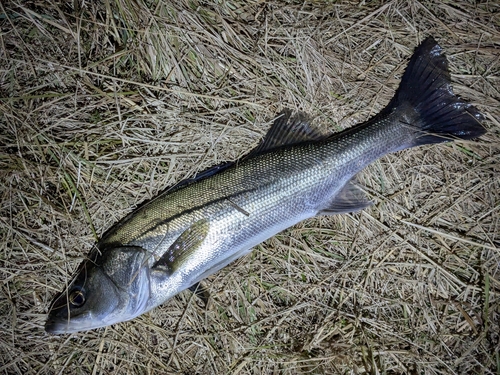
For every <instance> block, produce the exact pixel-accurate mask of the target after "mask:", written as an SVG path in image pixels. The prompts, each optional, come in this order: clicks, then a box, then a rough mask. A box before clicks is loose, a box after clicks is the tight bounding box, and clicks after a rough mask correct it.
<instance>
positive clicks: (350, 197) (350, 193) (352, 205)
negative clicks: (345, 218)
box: [318, 179, 373, 215]
mask: <svg viewBox="0 0 500 375" xmlns="http://www.w3.org/2000/svg"><path fill="white" fill-rule="evenodd" d="M372 204H373V202H371V201H369V200H368V199H367V198H366V196H365V194H364V193H363V192H362V191H361V190H360V189H359V188H358V187H357V186H356V184H355V182H354V179H351V180H349V182H348V183H347V184H345V186H344V187H343V188H342V190H340V192H339V193H338V194H337V195H336V196H335V198H334V199H333V200H332V201H331V202H330V203H329V204H328V207H325V208H324V209H322V210H321V211H320V212H318V215H335V214H345V213H348V212H356V211H360V210H362V209H364V208H366V207H369V206H371V205H372Z"/></svg>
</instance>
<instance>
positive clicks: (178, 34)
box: [0, 0, 500, 375]
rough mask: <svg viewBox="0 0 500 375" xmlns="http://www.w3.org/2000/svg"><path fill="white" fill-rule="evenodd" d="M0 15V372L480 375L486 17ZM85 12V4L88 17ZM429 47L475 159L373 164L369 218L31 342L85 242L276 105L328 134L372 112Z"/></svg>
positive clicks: (295, 232) (274, 11) (164, 6)
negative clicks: (469, 126)
mask: <svg viewBox="0 0 500 375" xmlns="http://www.w3.org/2000/svg"><path fill="white" fill-rule="evenodd" d="M100 3H101V2H97V1H96V2H93V1H85V2H79V1H74V2H63V1H48V2H45V1H22V0H21V1H17V2H2V3H1V4H0V25H1V30H2V33H1V35H0V113H1V116H0V121H1V123H0V126H1V128H0V129H1V130H0V131H1V133H0V165H1V169H0V181H1V184H0V194H1V207H0V222H1V229H0V249H1V251H0V267H1V268H0V280H1V281H0V288H1V289H0V312H1V314H2V319H1V321H0V327H1V332H3V334H2V335H1V337H0V373H1V374H23V375H26V374H70V373H71V374H109V373H117V374H118V373H119V374H164V373H182V374H260V373H262V374H277V373H283V374H332V373H339V374H362V373H368V374H403V373H410V374H465V373H471V374H472V373H474V374H500V356H499V349H500V346H499V345H500V344H499V332H500V327H499V324H500V322H499V321H500V318H499V315H500V302H499V296H500V269H499V265H500V249H499V243H500V238H499V233H500V220H499V218H500V214H499V208H500V179H499V176H500V157H499V141H500V122H499V121H500V93H499V87H500V74H499V73H500V7H499V6H498V5H495V2H484V3H480V4H471V3H469V2H458V3H456V2H453V3H452V2H442V3H441V2H428V1H421V2H418V1H391V2H387V3H385V2H377V1H373V2H366V3H363V4H357V3H355V2H342V3H335V2H332V1H326V0H325V1H312V2H306V3H302V2H278V1H271V2H261V1H253V2H252V1H250V2H246V1H241V0H235V1H227V2H226V1H217V2H213V4H207V3H206V2H201V1H196V0H185V1H177V2H174V3H173V4H172V3H171V2H169V1H145V0H135V1H131V0H106V1H103V2H102V4H100ZM96 4H99V5H96ZM427 35H433V36H434V37H435V38H436V39H438V40H439V42H440V44H441V45H442V46H443V48H444V49H445V51H446V53H447V56H448V59H449V61H450V69H451V72H452V79H453V83H454V87H455V91H456V92H458V93H459V94H460V95H461V96H463V97H465V98H467V99H468V100H470V101H471V102H473V103H474V104H475V105H476V106H477V107H478V108H479V109H480V110H481V111H482V112H483V113H484V114H485V115H486V118H487V120H486V121H485V126H486V127H487V128H488V133H487V135H485V136H484V137H482V138H481V140H480V141H478V142H464V143H460V144H450V145H439V146H428V147H422V148H420V149H414V150H409V151H405V152H401V153H398V154H397V155H391V156H388V157H385V158H383V159H382V160H380V161H378V162H376V163H375V164H374V165H372V166H371V167H370V168H368V170H367V172H365V173H363V175H362V176H361V177H360V180H361V182H362V183H363V185H364V186H365V188H366V190H367V191H368V192H369V194H370V195H371V196H372V198H373V199H374V200H375V201H376V205H375V206H374V207H372V208H370V209H368V210H365V211H363V212H362V213H359V214H355V215H344V216H339V217H319V218H316V219H314V220H309V221H307V222H304V223H301V224H299V225H297V226H296V227H294V228H291V229H289V230H288V231H286V232H284V233H281V234H279V235H277V236H276V237H274V238H272V239H271V240H269V241H267V242H266V243H264V244H262V245H260V246H258V248H257V249H255V251H253V253H252V254H251V255H249V256H247V257H245V258H243V259H240V260H238V261H237V262H235V263H234V264H232V265H230V266H229V267H227V268H225V269H224V270H222V271H220V272H218V273H217V274H216V275H214V276H212V277H210V278H209V280H208V286H209V290H210V293H211V296H212V301H211V303H210V305H209V306H208V308H207V309H204V308H201V307H200V306H198V301H197V300H196V298H193V296H192V295H191V294H190V293H189V292H183V293H181V294H180V295H179V296H177V297H176V298H174V299H172V300H170V301H169V302H167V303H165V304H164V306H162V307H160V308H157V309H155V310H154V311H152V312H151V313H149V314H146V315H143V316H141V317H140V318H138V319H136V320H134V321H132V322H128V323H123V324H118V325H115V326H112V327H108V328H106V329H100V330H95V331H90V332H85V333H80V334H75V335H72V336H61V337H57V336H56V337H54V336H48V335H47V334H45V333H44V331H43V324H44V319H45V314H46V312H47V309H48V306H49V304H50V302H51V300H52V298H53V296H54V294H55V293H56V292H58V291H59V290H60V289H61V288H62V286H63V285H64V284H65V283H66V282H67V281H68V278H69V277H70V276H71V274H72V272H73V270H74V269H75V268H76V266H77V265H78V263H79V262H80V261H81V260H82V259H83V258H84V257H85V255H86V254H87V253H88V251H89V250H90V248H91V246H92V244H93V243H94V242H95V240H96V238H98V237H99V235H100V234H102V233H103V231H104V230H105V229H107V228H108V227H110V226H111V225H112V224H113V223H115V222H116V221H117V220H119V219H120V218H122V217H123V216H124V215H126V214H127V213H128V212H130V210H131V209H132V208H133V207H134V206H135V205H136V204H138V203H140V202H141V201H143V200H145V199H148V198H150V197H152V196H154V195H155V194H156V193H157V192H158V191H160V190H163V189H164V188H165V187H167V186H169V185H171V184H173V183H175V182H177V181H179V180H181V179H183V178H186V177H190V176H193V175H194V174H195V173H196V172H197V171H200V170H203V169H205V168H206V167H209V166H211V165H214V164H217V163H219V162H222V161H225V160H234V159H236V158H238V157H240V156H241V155H243V154H245V153H246V152H248V151H249V150H250V149H251V148H252V147H253V146H255V145H256V144H257V142H258V141H259V139H261V137H262V136H263V135H264V134H265V132H266V129H267V128H268V127H269V125H270V121H271V119H272V118H273V116H274V114H276V113H277V112H278V111H279V110H281V109H282V108H283V107H291V108H296V109H301V110H304V111H306V112H309V113H311V114H312V115H314V116H316V118H317V120H316V121H317V123H319V124H322V125H323V126H325V127H328V128H329V129H330V130H339V129H342V128H346V127H349V126H351V125H353V124H355V123H358V122H360V121H363V120H366V119H367V118H368V117H369V116H371V115H373V114H374V113H376V112H378V111H379V110H380V109H381V108H382V107H383V106H384V105H385V104H386V103H387V102H388V100H389V98H390V97H391V96H392V94H393V93H394V90H395V89H396V87H397V85H398V82H399V78H400V76H401V73H402V71H403V70H404V67H405V65H406V63H407V61H408V57H409V56H410V54H411V53H412V51H413V48H414V47H415V46H416V45H417V44H418V43H419V42H420V41H421V40H423V38H424V37H425V36H427Z"/></svg>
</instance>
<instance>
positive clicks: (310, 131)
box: [252, 109, 327, 154]
mask: <svg viewBox="0 0 500 375" xmlns="http://www.w3.org/2000/svg"><path fill="white" fill-rule="evenodd" d="M325 138H327V135H326V134H324V133H323V132H322V131H321V130H320V129H317V128H314V127H312V126H311V118H310V117H309V115H307V114H306V113H304V112H297V113H296V114H295V115H292V111H291V110H290V109H284V110H283V111H281V112H280V114H279V115H278V117H277V118H276V120H274V122H273V124H272V125H271V128H270V129H269V131H268V132H267V134H266V136H265V137H264V139H263V140H262V143H261V144H260V145H259V146H257V148H255V149H254V150H253V151H252V154H259V153H262V152H266V151H270V150H273V149H276V148H278V147H281V146H290V145H295V144H298V143H303V142H308V141H319V140H322V139H325Z"/></svg>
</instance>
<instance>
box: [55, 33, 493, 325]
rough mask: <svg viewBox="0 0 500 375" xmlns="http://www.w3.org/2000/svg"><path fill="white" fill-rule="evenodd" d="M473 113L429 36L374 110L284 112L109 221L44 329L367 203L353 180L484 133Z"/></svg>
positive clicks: (95, 313) (121, 308)
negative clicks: (230, 154)
mask: <svg viewBox="0 0 500 375" xmlns="http://www.w3.org/2000/svg"><path fill="white" fill-rule="evenodd" d="M481 119H482V116H481V114H480V113H479V112H478V111H477V110H476V109H475V108H474V107H472V106H471V105H470V104H467V103H465V102H463V101H462V100H460V99H459V98H458V97H456V96H455V95H454V94H453V92H452V89H451V85H450V78H449V74H448V70H447V62H446V58H445V57H444V55H443V53H442V49H441V48H440V47H439V45H437V43H436V42H435V41H434V40H433V39H432V38H428V39H426V40H425V41H424V42H423V43H422V44H421V45H420V46H419V47H418V48H417V49H416V51H415V53H414V55H413V57H412V58H411V60H410V62H409V64H408V67H407V69H406V71H405V73H404V75H403V78H402V83H401V85H400V88H399V89H398V90H397V92H396V94H395V96H394V98H393V99H392V101H391V102H390V103H389V105H388V106H387V107H386V108H385V109H384V110H383V111H382V112H380V113H379V114H378V115H376V116H375V117H374V118H372V119H370V120H369V121H367V122H365V123H362V124H359V125H357V126H355V127H353V128H351V129H348V130H346V131H343V132H341V133H338V134H334V135H329V136H327V135H325V134H323V133H321V132H320V131H318V130H317V129H315V128H314V127H313V126H311V124H310V122H309V118H308V117H307V115H305V114H302V113H299V114H296V115H292V113H291V111H288V110H286V111H284V112H283V113H282V114H281V115H280V116H279V117H278V118H277V119H276V120H275V122H274V124H273V125H272V127H271V129H270V130H269V132H268V134H267V136H266V137H265V138H264V140H263V142H262V144H261V145H260V146H259V147H257V149H256V150H254V151H253V152H251V153H250V154H249V155H248V156H247V157H245V158H243V159H242V160H240V161H238V162H235V163H227V164H225V165H221V166H219V167H216V168H215V169H212V170H210V171H209V172H207V173H204V174H202V175H201V176H198V177H197V178H195V179H193V180H191V181H188V182H184V183H181V184H179V185H178V186H176V187H174V188H172V189H170V190H167V191H166V192H164V193H162V194H160V195H159V196H158V197H156V198H155V199H153V200H151V201H150V202H148V203H146V204H144V205H142V206H141V207H140V208H138V209H137V210H135V211H134V212H133V213H132V214H130V215H129V216H127V217H126V218H124V219H123V220H122V221H121V222H119V223H118V224H116V225H115V226H114V227H112V228H111V229H110V230H108V232H107V233H106V234H105V235H104V236H103V237H102V239H101V240H100V241H99V242H98V244H97V245H96V248H97V250H96V251H94V252H93V253H92V254H91V255H90V257H89V259H88V260H86V261H84V262H83V263H82V265H81V267H80V268H79V270H78V272H77V275H76V277H75V278H74V280H73V281H72V283H71V284H70V286H69V288H68V289H67V290H66V291H64V292H63V293H61V295H60V296H58V297H57V298H56V299H55V301H54V303H53V305H52V307H51V310H50V312H49V317H48V320H47V323H46V326H45V329H46V331H47V332H50V333H56V334H60V333H71V332H76V331H82V330H88V329H93V328H98V327H103V326H107V325H110V324H114V323H118V322H121V321H126V320H130V319H133V318H135V317H137V316H138V315H141V314H143V313H145V312H147V311H149V310H151V309H153V308H154V307H156V306H158V305H160V304H162V303H164V302H165V301H167V300H168V299H169V298H171V297H173V296H175V295H176V294H177V293H179V292H181V291H182V290H184V289H187V288H189V287H191V286H192V285H195V284H196V283H198V282H199V281H201V280H203V279H204V278H206V277H207V276H209V275H211V274H213V273H215V272H217V271H218V270H219V269H221V268H222V267H224V266H226V265H227V264H229V263H230V262H232V261H233V260H235V259H237V258H239V257H241V256H243V255H245V254H247V253H248V252H249V251H250V250H251V249H252V248H253V247H254V246H255V245H257V244H259V243H261V242H262V241H265V240H266V239H268V238H270V237H272V236H273V235H275V234H276V233H279V232H280V231H282V230H284V229H286V228H288V227H290V226H292V225H294V224H296V223H298V222H300V221H302V220H305V219H307V218H311V217H314V216H316V215H322V214H338V213H345V212H354V211H357V210H360V209H363V208H365V207H367V206H369V205H370V202H369V201H368V200H367V199H366V198H365V197H364V196H363V195H362V193H361V192H360V190H359V189H357V188H356V187H355V186H354V184H353V183H352V179H353V177H354V176H355V175H356V174H357V173H358V172H359V171H361V170H362V169H363V168H365V167H366V166H367V165H368V164H370V163H372V162H373V161H375V160H377V159H378V158H380V157H382V156H384V155H386V154H388V153H392V152H396V151H399V150H402V149H406V148H410V147H414V146H418V145H422V144H430V143H439V142H445V141H450V140H453V139H457V138H461V139H470V138H475V137H478V136H480V135H482V134H483V133H484V128H483V127H482V126H481V124H480V120H481Z"/></svg>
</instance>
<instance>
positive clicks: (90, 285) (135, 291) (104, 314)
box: [45, 247, 150, 334]
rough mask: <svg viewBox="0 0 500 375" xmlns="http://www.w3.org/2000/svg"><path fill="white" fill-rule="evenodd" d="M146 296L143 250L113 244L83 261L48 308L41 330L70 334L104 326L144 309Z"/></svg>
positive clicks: (145, 257)
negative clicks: (65, 287)
mask: <svg viewBox="0 0 500 375" xmlns="http://www.w3.org/2000/svg"><path fill="white" fill-rule="evenodd" d="M149 296H150V285H149V266H148V261H147V256H146V252H145V251H144V250H143V249H142V248H138V247H115V248H112V249H105V250H104V251H102V253H101V254H99V255H97V256H94V257H93V258H90V259H88V260H86V261H84V262H83V263H82V264H81V266H80V267H79V270H78V272H77V274H76V276H75V278H74V279H73V281H72V282H71V283H70V284H69V286H68V288H67V289H66V290H64V291H63V292H62V293H61V294H59V295H58V296H57V297H56V298H55V299H54V302H53V303H52V306H51V308H50V310H49V314H48V318H47V322H46V324H45V331H47V332H48V333H52V334H63V333H74V332H78V331H86V330H89V329H94V328H100V327H105V326H108V325H111V324H115V323H119V322H123V321H126V320H130V319H133V318H135V317H136V316H138V315H140V314H142V313H144V312H145V308H146V305H147V302H148V299H149Z"/></svg>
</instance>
